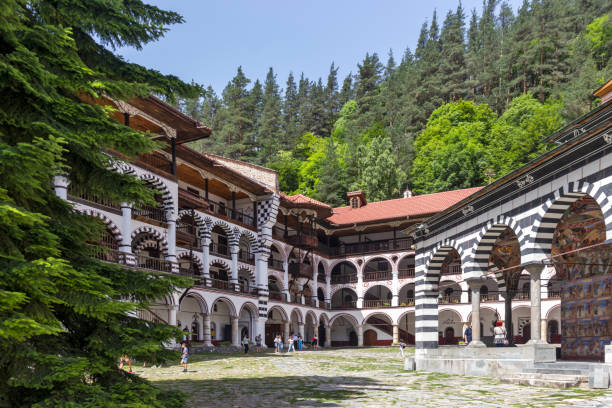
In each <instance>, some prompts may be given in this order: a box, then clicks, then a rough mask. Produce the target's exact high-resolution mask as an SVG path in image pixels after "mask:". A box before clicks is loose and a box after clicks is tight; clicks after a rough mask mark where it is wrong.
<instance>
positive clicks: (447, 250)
mask: <svg viewBox="0 0 612 408" xmlns="http://www.w3.org/2000/svg"><path fill="white" fill-rule="evenodd" d="M453 251H456V252H457V253H458V254H459V258H460V259H461V255H462V250H461V248H460V247H459V246H458V245H457V243H456V242H455V241H454V240H448V239H446V240H444V241H443V242H440V243H438V244H437V245H436V247H435V249H434V250H433V251H432V255H431V257H429V259H427V261H426V262H425V283H426V284H429V285H431V289H430V290H431V291H433V292H437V291H438V286H439V282H440V272H441V270H442V265H443V264H444V260H445V259H446V257H447V256H448V255H449V254H451V252H453Z"/></svg>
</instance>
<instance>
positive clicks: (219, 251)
mask: <svg viewBox="0 0 612 408" xmlns="http://www.w3.org/2000/svg"><path fill="white" fill-rule="evenodd" d="M210 253H211V255H216V256H221V257H223V258H231V255H230V251H229V248H228V246H227V245H225V244H219V243H217V242H211V243H210Z"/></svg>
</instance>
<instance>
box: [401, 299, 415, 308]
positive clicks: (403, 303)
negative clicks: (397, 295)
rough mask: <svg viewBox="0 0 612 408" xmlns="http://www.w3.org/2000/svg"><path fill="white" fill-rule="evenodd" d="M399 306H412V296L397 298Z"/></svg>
mask: <svg viewBox="0 0 612 408" xmlns="http://www.w3.org/2000/svg"><path fill="white" fill-rule="evenodd" d="M399 305H400V306H414V298H406V299H400V300H399Z"/></svg>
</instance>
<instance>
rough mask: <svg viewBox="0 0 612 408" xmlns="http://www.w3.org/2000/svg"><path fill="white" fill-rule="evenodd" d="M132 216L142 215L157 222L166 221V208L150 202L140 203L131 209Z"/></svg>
mask: <svg viewBox="0 0 612 408" xmlns="http://www.w3.org/2000/svg"><path fill="white" fill-rule="evenodd" d="M132 217H144V218H147V219H149V220H153V221H157V222H163V223H165V222H167V218H166V210H165V209H164V208H163V207H156V206H153V205H150V204H141V205H139V206H137V207H134V208H133V209H132Z"/></svg>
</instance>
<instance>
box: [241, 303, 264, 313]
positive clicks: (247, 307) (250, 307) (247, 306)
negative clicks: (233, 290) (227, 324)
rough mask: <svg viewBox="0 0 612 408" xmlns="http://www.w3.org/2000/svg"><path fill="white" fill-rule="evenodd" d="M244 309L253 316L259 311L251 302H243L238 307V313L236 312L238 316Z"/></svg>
mask: <svg viewBox="0 0 612 408" xmlns="http://www.w3.org/2000/svg"><path fill="white" fill-rule="evenodd" d="M244 310H248V311H250V312H251V313H253V316H257V314H258V313H259V311H258V310H257V306H255V304H254V303H253V302H244V303H243V304H242V306H241V307H240V313H239V314H238V316H240V315H242V312H243V311H244Z"/></svg>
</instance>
